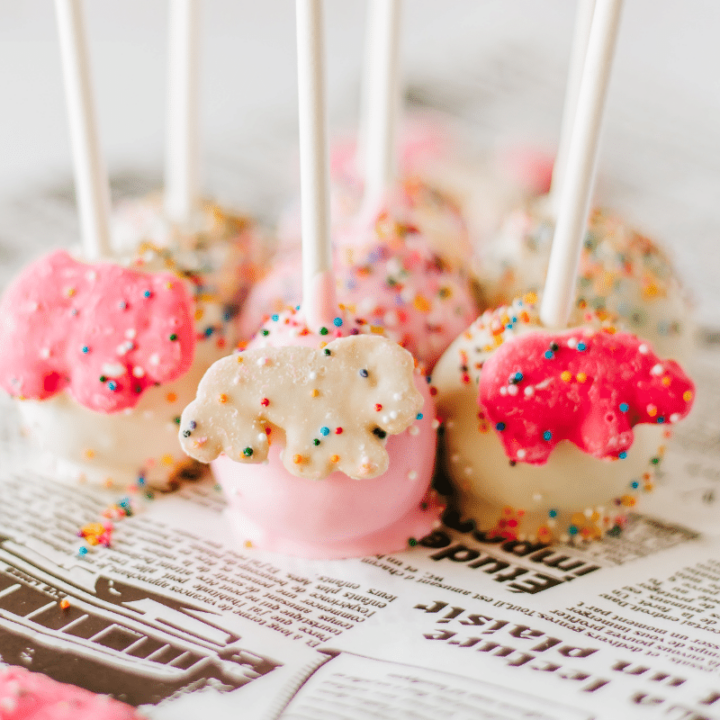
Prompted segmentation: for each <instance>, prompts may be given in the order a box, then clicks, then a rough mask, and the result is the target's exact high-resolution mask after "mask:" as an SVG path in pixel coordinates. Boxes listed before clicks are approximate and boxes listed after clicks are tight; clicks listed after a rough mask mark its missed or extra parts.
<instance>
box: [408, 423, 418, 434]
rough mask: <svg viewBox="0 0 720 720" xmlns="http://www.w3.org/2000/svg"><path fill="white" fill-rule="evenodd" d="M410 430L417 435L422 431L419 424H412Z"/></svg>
mask: <svg viewBox="0 0 720 720" xmlns="http://www.w3.org/2000/svg"><path fill="white" fill-rule="evenodd" d="M408 432H409V433H410V434H411V435H417V434H418V433H419V432H420V428H419V427H418V426H417V425H411V426H410V428H409V430H408Z"/></svg>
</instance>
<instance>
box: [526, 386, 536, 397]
mask: <svg viewBox="0 0 720 720" xmlns="http://www.w3.org/2000/svg"><path fill="white" fill-rule="evenodd" d="M523 392H524V393H525V396H526V397H530V396H531V395H534V394H535V388H534V387H533V386H532V385H528V386H527V387H526V388H525V390H523Z"/></svg>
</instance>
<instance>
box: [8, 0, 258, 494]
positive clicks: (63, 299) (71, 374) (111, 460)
mask: <svg viewBox="0 0 720 720" xmlns="http://www.w3.org/2000/svg"><path fill="white" fill-rule="evenodd" d="M57 11H58V27H59V33H60V40H61V50H62V54H63V71H64V76H65V81H66V83H65V84H66V97H67V101H68V108H69V111H70V113H69V114H70V119H71V123H70V127H71V134H72V139H73V155H74V163H73V167H74V169H75V173H76V184H77V194H78V209H79V213H80V219H81V230H82V232H81V247H80V248H75V249H73V254H72V255H70V254H69V253H66V252H63V251H60V252H56V253H52V254H50V255H49V256H47V257H45V258H41V259H40V260H37V261H36V262H35V263H33V264H32V265H31V266H30V267H28V268H27V269H26V270H25V271H24V272H23V273H22V274H21V275H20V276H19V277H18V278H17V279H16V280H15V281H14V283H12V284H11V286H10V287H9V288H8V290H7V292H6V293H5V295H4V297H3V299H2V301H1V307H2V311H1V312H2V319H1V320H0V334H1V335H2V339H3V342H4V343H5V345H6V347H7V348H8V352H7V353H4V354H3V357H2V368H1V370H0V385H1V386H2V387H4V388H5V390H6V391H7V392H9V393H10V394H12V395H13V396H15V397H17V398H18V400H19V401H20V402H19V409H20V413H21V417H22V420H23V423H24V424H25V426H26V428H27V429H28V430H29V432H30V434H31V436H32V437H33V439H35V440H36V441H37V442H38V444H39V445H40V446H41V447H43V448H44V449H45V450H46V451H47V456H48V459H49V461H50V462H49V463H48V467H47V469H48V470H49V471H50V473H51V475H52V476H53V477H55V478H57V479H58V480H62V481H87V482H92V483H102V484H107V485H109V484H122V485H126V484H130V483H134V482H136V481H138V479H139V478H140V479H142V480H143V481H146V482H148V483H150V484H157V485H165V484H166V483H167V482H168V481H169V480H171V479H172V478H173V477H174V476H177V475H178V474H181V473H185V472H186V471H189V470H191V469H193V468H192V467H191V466H194V463H189V462H188V460H187V458H186V457H185V456H184V455H183V453H182V452H181V450H180V447H179V444H178V442H177V438H176V435H177V422H179V416H180V410H181V409H182V407H184V405H185V404H186V403H187V402H189V401H190V399H192V397H193V396H194V392H195V389H196V387H197V383H198V381H199V380H200V377H202V373H203V372H204V371H205V370H206V369H207V367H209V365H210V364H211V363H212V362H213V361H214V360H216V359H217V358H219V357H221V356H222V355H223V354H225V352H227V350H226V347H225V346H226V345H227V346H229V347H232V346H233V345H234V342H235V337H234V335H233V334H232V331H233V328H234V325H233V324H232V323H231V320H232V319H233V316H234V314H235V312H236V311H237V304H238V302H239V301H240V300H241V298H242V293H243V292H244V288H246V287H247V282H242V279H244V278H245V277H246V276H247V275H248V274H250V273H249V272H248V271H249V270H250V268H251V266H252V265H251V263H252V261H251V259H250V256H251V254H252V248H253V247H254V240H253V233H252V229H251V228H250V226H249V225H248V223H246V222H244V221H242V220H239V219H228V218H220V217H219V216H217V215H216V214H214V213H213V212H212V209H206V210H205V211H204V212H203V213H198V214H196V215H194V216H193V217H198V216H199V220H197V222H198V225H197V227H195V228H192V230H193V232H192V233H190V232H180V231H179V230H178V229H177V228H176V230H175V232H174V233H173V234H172V236H171V237H168V236H167V235H165V236H157V237H155V238H153V240H154V242H152V243H151V242H142V243H139V244H138V242H137V238H134V239H133V241H132V242H129V243H127V244H123V242H118V241H116V242H113V241H112V238H111V232H110V222H109V187H108V182H107V175H106V173H105V170H104V167H103V162H102V156H101V153H100V148H99V143H98V139H97V131H96V129H95V118H94V106H93V103H92V97H91V95H92V93H91V86H90V79H89V68H88V63H87V53H86V49H85V45H86V43H85V34H84V27H83V17H82V13H81V6H80V5H79V4H78V3H75V2H65V1H63V2H58V4H57ZM183 227H184V226H183ZM119 234H120V236H121V238H122V233H119ZM146 239H147V238H146ZM36 459H37V458H33V460H36Z"/></svg>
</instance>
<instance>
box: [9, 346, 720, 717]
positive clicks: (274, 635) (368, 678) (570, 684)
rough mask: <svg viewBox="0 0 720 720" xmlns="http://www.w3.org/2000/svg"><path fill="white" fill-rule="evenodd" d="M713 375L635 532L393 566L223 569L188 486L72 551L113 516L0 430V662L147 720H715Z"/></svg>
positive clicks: (479, 545) (386, 560)
mask: <svg viewBox="0 0 720 720" xmlns="http://www.w3.org/2000/svg"><path fill="white" fill-rule="evenodd" d="M719 361H720V348H719V347H717V346H713V345H707V346H706V347H705V348H704V349H703V350H702V352H701V353H700V354H699V361H698V362H697V363H696V365H697V367H696V368H695V377H696V379H697V382H698V405H697V407H696V410H695V412H694V413H693V415H692V416H691V418H690V419H689V420H688V421H687V422H686V423H685V424H684V425H680V426H679V427H678V431H677V436H676V438H675V443H674V446H673V447H672V448H671V450H672V452H670V453H668V458H667V463H664V464H663V468H664V473H663V477H662V478H661V482H660V487H659V488H658V490H657V491H656V492H655V493H654V494H652V495H648V500H649V503H648V505H647V511H646V510H645V509H643V513H642V514H637V515H633V516H632V517H631V521H630V523H629V525H628V527H627V529H626V530H625V531H624V532H623V533H622V534H621V535H620V536H618V537H610V538H607V539H606V540H604V541H603V542H599V543H594V544H590V545H572V544H568V545H555V546H549V547H548V546H544V545H541V544H536V543H531V542H521V541H517V540H512V541H508V540H505V541H503V540H501V539H499V538H488V537H485V536H483V535H482V534H481V533H478V532H476V531H475V530H474V529H473V528H472V527H471V526H470V525H468V524H464V523H462V522H459V521H458V518H457V517H453V516H452V514H448V515H446V522H445V524H444V525H443V526H442V527H440V528H439V529H437V530H436V531H434V532H433V533H432V534H430V535H429V536H427V537H425V538H423V539H422V540H420V542H419V543H418V545H417V546H415V547H413V548H409V549H408V550H407V551H405V552H402V553H396V554H393V555H379V556H373V557H366V558H360V559H354V560H342V561H310V560H303V559H298V558H289V557H283V556H278V555H273V554H268V553H263V552H260V551H257V550H254V549H248V548H243V547H238V545H237V544H236V543H235V542H234V540H233V535H232V531H231V528H230V525H229V523H228V522H227V518H226V517H225V513H224V510H225V504H224V501H223V497H222V494H221V493H220V491H219V488H218V487H217V486H216V485H215V483H214V481H213V480H212V478H210V477H203V478H201V479H199V480H197V481H188V482H186V483H185V484H184V485H183V486H182V487H181V488H180V489H179V490H178V491H176V492H173V493H167V494H158V495H155V496H154V497H153V499H150V498H149V497H148V498H144V499H143V498H136V505H138V506H139V508H140V509H139V511H138V512H137V513H135V514H134V515H132V516H130V517H125V518H124V519H122V520H119V521H117V522H116V523H115V531H114V534H113V541H112V543H111V545H110V547H104V546H102V545H98V546H88V545H87V543H85V542H84V541H83V539H82V538H79V537H78V531H79V529H80V528H81V527H83V526H86V525H87V524H88V523H92V522H95V521H97V520H98V519H100V518H102V516H103V515H102V513H103V511H104V510H105V509H106V508H108V507H109V506H112V505H114V504H117V503H122V502H123V498H121V497H118V495H117V493H115V494H114V493H113V492H111V491H108V490H91V489H86V488H75V487H68V486H64V485H60V484H58V483H56V482H54V481H53V480H52V479H48V478H46V477H43V476H42V474H39V473H38V472H37V471H32V470H30V469H28V467H27V465H28V463H27V453H26V451H25V449H24V448H23V447H22V443H23V441H22V439H21V438H17V437H16V433H14V431H13V430H12V429H11V427H10V426H7V427H5V431H4V432H5V437H4V439H3V440H4V447H3V465H2V471H1V475H0V483H1V484H2V490H1V492H2V499H3V500H2V504H1V505H0V624H1V625H2V632H1V633H0V655H2V660H3V662H5V663H10V664H19V665H22V666H24V667H28V668H30V669H33V670H37V671H40V672H44V673H46V674H48V675H49V676H51V677H54V678H56V679H58V680H62V681H68V682H73V683H75V684H78V685H81V686H83V687H86V688H88V689H90V690H93V691H95V692H100V693H108V694H111V695H113V696H115V697H117V698H119V699H122V700H125V701H126V702H129V703H130V704H132V705H136V706H138V707H140V708H141V710H142V711H143V712H144V713H145V714H146V715H147V716H148V717H149V718H152V719H156V720H163V719H165V718H168V719H170V718H196V717H198V716H199V714H200V712H201V711H202V712H209V711H211V712H212V713H213V716H214V717H216V718H228V719H229V718H236V717H243V718H258V720H274V719H275V718H295V719H300V718H316V719H320V718H335V717H338V718H348V719H352V720H355V719H356V718H357V719H358V720H360V719H361V718H362V719H364V718H371V717H372V718H391V717H412V718H428V719H429V718H436V717H438V716H447V717H456V718H508V719H513V720H514V719H515V718H538V719H539V718H610V717H623V718H624V717H628V718H629V717H653V718H657V717H663V718H673V719H676V718H688V719H690V718H693V719H695V720H701V719H702V718H720V592H719V591H720V538H719V537H718V534H717V531H716V527H717V523H716V522H715V521H714V518H715V517H717V512H718V508H717V500H716V493H717V489H718V485H717V484H718V481H719V480H720V478H719V477H718V475H717V467H718V466H719V464H718V460H719V459H720V424H719V423H718V420H717V417H716V413H715V408H716V407H717V404H718V402H717V401H718V400H720V398H719V397H718V394H719V393H720V390H718V388H720V383H718V368H720V362H719ZM5 410H6V412H4V413H3V415H4V416H5V417H8V418H11V417H12V413H13V409H12V407H11V406H10V405H9V404H7V407H6V408H5Z"/></svg>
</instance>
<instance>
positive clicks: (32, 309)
mask: <svg viewBox="0 0 720 720" xmlns="http://www.w3.org/2000/svg"><path fill="white" fill-rule="evenodd" d="M39 308H40V305H39V304H38V303H36V302H31V303H30V305H29V306H28V310H30V312H37V311H38V310H39Z"/></svg>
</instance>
